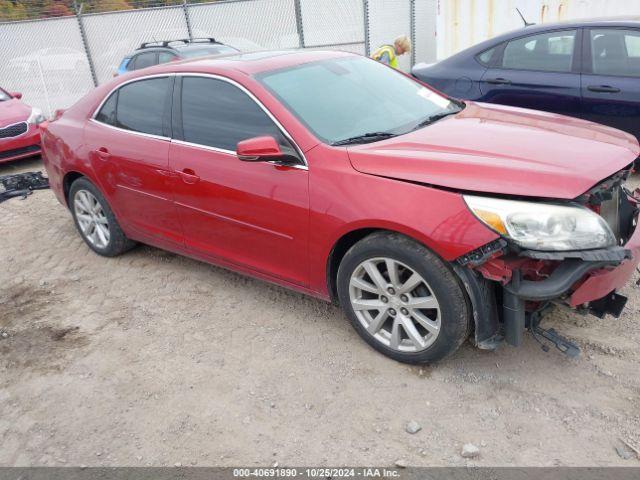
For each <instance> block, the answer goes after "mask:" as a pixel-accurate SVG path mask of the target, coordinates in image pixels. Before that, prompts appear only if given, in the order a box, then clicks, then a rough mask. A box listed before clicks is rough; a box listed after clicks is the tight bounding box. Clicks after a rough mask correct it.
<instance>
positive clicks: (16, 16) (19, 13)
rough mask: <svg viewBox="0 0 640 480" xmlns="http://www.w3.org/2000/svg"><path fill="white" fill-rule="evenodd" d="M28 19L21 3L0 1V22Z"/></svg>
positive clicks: (7, 0)
mask: <svg viewBox="0 0 640 480" xmlns="http://www.w3.org/2000/svg"><path fill="white" fill-rule="evenodd" d="M28 17H29V15H28V13H27V10H26V9H25V8H24V5H22V4H21V3H19V2H11V1H9V0H0V20H24V19H26V18H28Z"/></svg>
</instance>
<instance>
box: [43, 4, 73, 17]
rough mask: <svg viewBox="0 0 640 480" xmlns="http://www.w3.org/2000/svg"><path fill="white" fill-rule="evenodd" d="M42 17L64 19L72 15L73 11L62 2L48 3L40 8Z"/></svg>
mask: <svg viewBox="0 0 640 480" xmlns="http://www.w3.org/2000/svg"><path fill="white" fill-rule="evenodd" d="M42 15H43V16H45V17H66V16H68V15H73V10H71V8H69V7H68V6H67V5H65V4H64V2H49V3H47V4H46V5H44V7H43V8H42Z"/></svg>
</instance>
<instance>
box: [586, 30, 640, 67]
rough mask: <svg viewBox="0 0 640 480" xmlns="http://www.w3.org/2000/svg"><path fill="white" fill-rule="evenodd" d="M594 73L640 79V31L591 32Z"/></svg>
mask: <svg viewBox="0 0 640 480" xmlns="http://www.w3.org/2000/svg"><path fill="white" fill-rule="evenodd" d="M591 59H592V68H593V73H598V74H602V75H623V76H633V77H640V31H638V30H623V29H614V28H612V29H594V30H591Z"/></svg>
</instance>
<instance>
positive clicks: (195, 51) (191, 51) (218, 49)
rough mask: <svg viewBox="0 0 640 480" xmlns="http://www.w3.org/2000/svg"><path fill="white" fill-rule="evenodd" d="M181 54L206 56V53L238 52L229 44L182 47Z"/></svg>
mask: <svg viewBox="0 0 640 480" xmlns="http://www.w3.org/2000/svg"><path fill="white" fill-rule="evenodd" d="M179 51H180V56H181V57H183V58H193V57H204V56H205V55H223V54H225V53H238V51H237V50H236V49H235V48H232V47H229V46H227V45H216V46H215V47H214V46H211V47H200V48H192V47H190V48H181V49H180V50H179Z"/></svg>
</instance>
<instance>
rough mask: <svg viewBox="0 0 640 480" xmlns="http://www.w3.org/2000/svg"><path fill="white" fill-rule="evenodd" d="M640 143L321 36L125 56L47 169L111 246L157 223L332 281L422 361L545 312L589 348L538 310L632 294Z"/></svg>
mask: <svg viewBox="0 0 640 480" xmlns="http://www.w3.org/2000/svg"><path fill="white" fill-rule="evenodd" d="M639 153H640V148H639V146H638V141H637V140H636V139H635V138H634V137H632V136H631V135H629V134H627V133H624V132H621V131H619V130H615V129H612V128H609V127H605V126H601V125H597V124H594V123H589V122H586V121H582V120H579V119H574V118H567V117H563V116H559V115H555V114H550V113H543V112H538V111H533V110H525V109H520V108H513V107H506V106H500V105H488V104H481V103H475V102H461V101H458V100H456V99H452V98H447V97H445V96H443V95H442V94H440V93H438V92H436V91H434V90H432V89H431V88H429V87H428V86H426V85H423V84H421V83H419V82H417V81H416V80H414V79H412V78H409V77H407V76H406V75H403V74H402V73H399V72H397V71H395V70H393V69H390V68H388V67H386V66H384V65H381V64H379V63H377V62H374V61H371V60H369V59H366V58H363V57H360V56H357V55H352V54H348V53H339V52H318V51H314V52H309V51H305V52H261V53H255V54H243V55H234V56H228V57H222V58H220V57H219V58H215V59H213V58H202V59H197V60H192V61H186V62H177V63H170V64H166V65H162V66H158V67H154V68H150V69H146V70H144V71H140V72H135V73H132V74H128V75H125V76H122V77H118V78H117V79H115V80H113V81H111V82H110V83H108V84H105V85H102V86H100V87H99V88H97V89H96V90H95V91H93V92H92V93H90V94H88V95H87V96H86V97H85V98H83V99H82V100H81V101H79V102H78V103H77V104H76V105H74V106H73V107H72V108H70V109H69V110H67V111H66V112H64V114H62V115H61V116H59V118H57V119H55V120H54V121H52V122H51V123H50V124H49V126H48V127H47V128H46V131H45V132H44V133H43V154H44V159H45V165H46V169H47V172H48V174H49V179H50V183H51V187H52V188H53V190H54V192H55V193H56V195H57V197H58V199H59V200H60V202H61V203H62V204H63V205H64V206H65V207H67V208H68V209H69V210H70V212H71V215H72V216H73V219H74V221H75V224H76V227H77V229H78V231H79V232H80V235H81V236H82V237H83V238H84V240H85V242H86V244H87V245H88V247H89V248H91V249H92V250H94V251H95V252H96V253H98V254H100V255H104V256H115V255H118V254H121V253H124V252H125V251H127V250H128V249H130V248H132V247H133V246H134V245H135V244H136V242H142V243H145V244H149V245H154V246H156V247H159V248H163V249H167V250H171V251H173V252H178V253H181V254H184V255H188V256H191V257H194V258H197V259H200V260H203V261H205V262H210V263H213V264H216V265H221V266H223V267H226V268H229V269H232V270H236V271H240V272H243V273H246V274H248V275H252V276H255V277H258V278H261V279H264V280H268V281H271V282H274V283H277V284H280V285H283V286H285V287H288V288H292V289H295V290H299V291H301V292H305V293H307V294H310V295H313V296H316V297H319V298H322V299H325V300H332V301H334V302H336V303H338V304H340V305H341V307H342V308H343V310H344V312H345V313H346V315H347V317H348V318H349V320H350V321H351V323H352V324H353V326H354V327H355V330H356V331H357V332H358V333H359V334H360V336H361V337H362V338H363V339H364V340H365V341H366V342H368V343H369V344H370V345H371V346H372V347H373V348H375V349H377V350H379V351H380V352H382V353H384V354H385V355H388V356H389V357H391V358H394V359H396V360H399V361H402V362H407V363H427V362H433V361H436V360H439V359H442V358H443V357H445V356H447V355H449V354H451V353H452V352H454V351H455V350H456V349H457V348H458V347H459V346H460V345H461V344H462V343H463V342H464V341H465V340H466V339H467V338H469V337H471V338H472V341H473V343H474V344H475V345H477V346H478V347H479V348H482V349H495V348H497V347H498V346H499V345H500V344H501V343H503V342H506V343H509V344H512V345H519V344H520V343H521V341H522V338H523V335H524V334H525V332H526V331H527V329H529V330H530V331H531V332H532V333H533V334H534V335H540V336H542V337H545V338H546V340H548V341H549V342H551V343H553V344H555V345H556V346H557V347H558V348H559V349H561V350H563V351H564V352H566V353H567V354H569V355H574V354H576V353H577V351H578V350H577V347H576V346H575V345H573V344H572V343H571V342H570V341H568V340H566V339H565V338H563V337H562V336H560V335H559V334H557V333H556V332H554V331H551V330H545V329H543V328H541V326H540V319H541V318H542V316H543V315H544V313H545V312H546V311H548V309H549V308H551V307H553V306H554V305H565V306H569V307H572V308H575V309H577V310H579V311H582V312H590V313H593V314H596V315H598V316H604V315H606V314H612V315H614V316H617V315H619V314H620V313H621V311H622V309H623V308H624V304H625V298H624V297H622V296H621V295H619V294H618V293H616V291H617V290H618V289H619V288H620V287H622V286H623V285H624V284H625V283H626V282H627V281H628V280H629V278H630V277H631V275H632V273H633V270H634V268H635V267H636V265H637V264H638V262H639V261H640V232H637V231H636V230H637V229H636V224H637V217H638V202H639V201H640V200H639V198H640V195H638V192H635V193H634V192H630V191H629V190H628V189H627V188H626V187H625V180H626V179H627V177H628V176H629V175H630V172H631V168H632V164H633V162H634V161H635V160H636V158H637V157H638V155H639ZM237 321H242V319H237ZM301 321H303V320H302V319H301Z"/></svg>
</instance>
